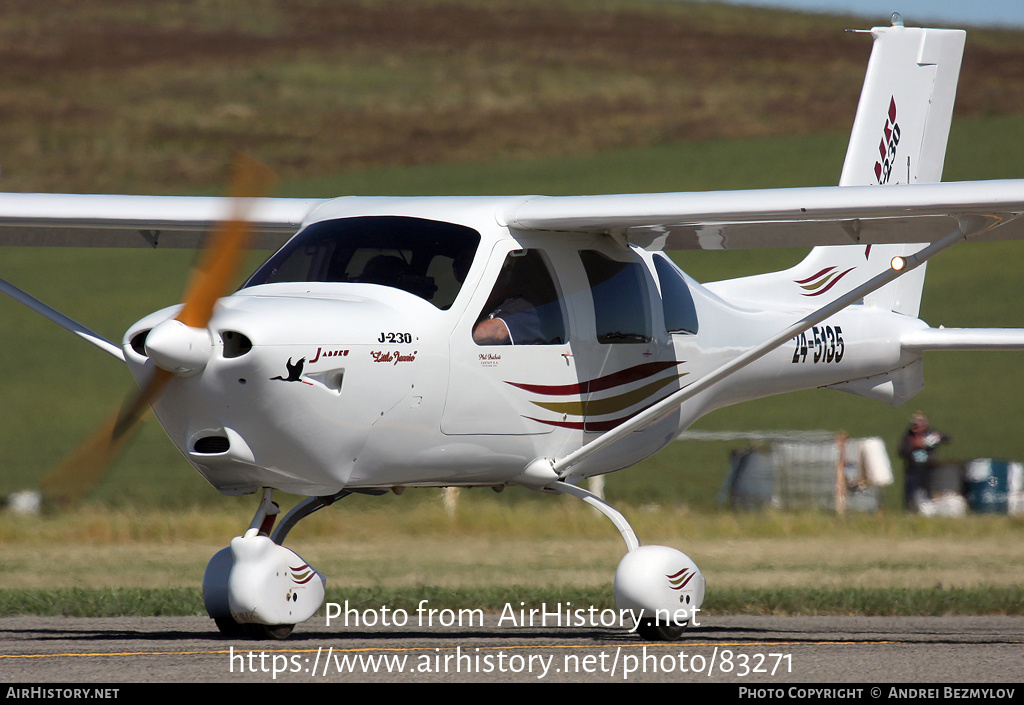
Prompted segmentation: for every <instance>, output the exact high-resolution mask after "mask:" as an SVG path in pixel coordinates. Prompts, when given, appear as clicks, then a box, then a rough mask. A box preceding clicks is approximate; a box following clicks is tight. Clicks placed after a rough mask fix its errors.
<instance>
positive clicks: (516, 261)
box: [0, 16, 1024, 640]
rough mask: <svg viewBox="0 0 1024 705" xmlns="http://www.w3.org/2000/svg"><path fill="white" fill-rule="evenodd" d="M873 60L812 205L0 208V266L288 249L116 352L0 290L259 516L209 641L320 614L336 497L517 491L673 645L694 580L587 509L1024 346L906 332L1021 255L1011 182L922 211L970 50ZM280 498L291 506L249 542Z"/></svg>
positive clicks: (55, 202)
mask: <svg viewBox="0 0 1024 705" xmlns="http://www.w3.org/2000/svg"><path fill="white" fill-rule="evenodd" d="M869 32H870V34H871V35H872V37H873V40H874V44H873V49H872V53H871V58H870V62H869V65H868V70H867V75H866V79H865V84H864V88H863V92H862V95H861V100H860V104H859V107H858V109H857V115H856V119H855V123H854V127H853V135H852V139H851V141H850V146H849V151H848V153H847V157H846V162H845V165H844V168H843V172H842V177H841V181H840V185H839V186H837V187H827V188H797V189H778V190H753V191H731V192H715V193H662V194H644V195H606V196H578V197H543V196H515V197H479V198H386V197H382V198H363V197H349V198H336V199H328V200H302V199H276V198H259V199H253V198H224V199H219V198H191V197H180V198H179V197H147V196H88V195H48V194H28V195H25V194H3V195H0V242H2V243H4V244H23V245H24V244H35V245H74V244H82V243H83V242H86V241H88V242H90V243H93V244H96V243H103V244H109V245H131V244H135V243H136V241H139V240H140V238H146V239H147V240H148V241H150V242H151V243H152V244H154V245H157V244H158V245H159V246H161V247H163V246H167V245H171V246H174V245H178V246H191V247H194V246H196V244H197V242H198V237H199V233H201V232H204V231H206V230H208V229H210V228H213V227H215V226H217V225H218V224H219V223H221V222H222V221H225V220H228V221H230V222H232V223H234V226H233V227H232V228H227V229H226V230H225V231H224V232H221V233H220V235H222V236H224V237H225V238H227V240H229V241H230V242H235V241H236V240H237V239H238V238H239V237H240V236H241V233H242V231H243V230H244V229H245V228H246V227H248V228H251V229H252V230H253V231H254V232H255V234H256V235H257V236H259V237H263V238H267V237H270V238H274V237H276V238H279V240H278V241H279V242H280V240H283V239H284V238H286V237H290V239H288V241H287V243H286V244H285V245H284V246H283V247H282V248H281V249H280V250H278V251H277V252H276V254H274V255H273V256H272V257H271V258H270V259H269V260H267V262H266V263H265V264H263V265H262V266H261V267H260V268H259V269H257V270H256V272H255V273H253V274H252V275H251V276H250V277H249V279H248V280H247V281H246V282H245V283H244V284H243V285H242V287H241V288H240V289H238V290H237V291H235V292H234V293H233V294H231V295H230V296H225V297H223V298H219V300H218V296H219V295H220V293H221V292H220V291H219V287H223V285H224V284H223V282H224V281H225V276H226V275H224V274H210V275H207V278H206V279H203V280H200V282H199V283H198V284H196V285H195V286H194V287H193V289H192V293H190V294H188V295H187V297H186V303H185V304H184V305H183V306H173V307H170V308H167V309H164V310H161V311H158V312H156V313H153V314H152V315H149V316H147V317H145V318H143V319H142V320H141V321H139V322H138V323H136V324H135V325H133V326H132V327H131V328H130V329H129V330H128V332H127V333H126V334H125V336H124V339H123V342H122V344H121V345H120V346H118V345H115V344H113V343H111V342H109V341H106V340H104V339H102V338H101V337H100V336H98V335H96V334H95V333H92V332H91V331H88V329H85V328H84V327H83V326H81V325H79V324H77V323H75V322H73V321H70V320H69V319H67V318H66V317H64V316H62V315H61V314H59V313H57V312H56V311H54V310H53V309H51V308H49V307H48V306H46V305H45V304H43V303H41V302H39V301H38V300H36V299H34V298H33V297H31V296H29V295H28V294H26V293H24V292H22V291H20V290H17V289H15V288H14V287H12V286H11V285H10V284H7V283H4V284H3V288H4V290H5V291H6V292H7V293H9V294H11V295H13V296H15V297H16V298H18V299H19V300H21V301H23V302H24V303H26V304H28V305H30V306H32V307H33V308H35V309H36V310H37V311H39V312H41V313H43V314H44V315H46V316H47V317H49V318H50V319H51V320H54V321H56V322H58V323H59V324H60V325H62V326H64V327H66V328H68V329H69V330H72V331H74V332H76V333H77V334H78V335H81V336H82V337H84V338H85V339H87V340H89V341H90V342H92V343H94V344H95V345H97V346H98V347H100V348H101V349H103V350H105V351H106V352H108V353H109V354H111V355H113V356H115V357H117V358H118V359H122V360H123V361H124V362H125V363H126V364H127V366H128V368H129V369H130V371H131V373H132V374H133V375H134V376H135V379H136V381H137V382H138V384H139V386H140V388H141V389H142V390H143V391H142V393H141V394H140V395H139V396H138V397H137V398H136V403H135V406H136V407H144V406H145V405H146V403H147V402H151V403H152V406H153V408H154V410H155V412H156V416H157V418H158V419H159V421H160V423H161V424H162V425H163V427H164V428H165V429H166V431H167V434H168V435H169V436H170V438H171V440H172V441H173V442H174V444H175V445H176V446H177V447H178V448H179V449H180V450H181V452H182V453H183V454H184V455H185V457H186V458H187V459H188V460H189V461H190V462H191V463H192V465H193V466H194V467H195V468H196V469H197V470H198V471H199V472H200V473H201V474H202V475H203V476H204V477H205V478H206V479H207V480H208V481H209V482H210V483H211V484H212V485H213V486H214V487H216V488H217V489H218V490H220V491H221V492H223V493H225V494H248V493H258V494H259V496H260V503H259V507H258V509H257V511H256V513H255V516H254V518H253V520H252V523H251V525H250V527H249V529H248V530H247V531H245V532H244V534H243V535H242V536H239V537H236V538H235V539H233V540H232V541H231V544H230V546H229V547H228V548H225V549H223V550H222V551H221V552H219V553H217V554H216V555H215V556H214V557H213V559H212V560H211V561H210V564H209V566H208V567H207V570H206V575H205V577H204V581H203V593H204V601H205V603H206V607H207V610H208V611H209V613H210V615H211V616H212V617H213V618H214V619H215V620H216V623H217V626H218V627H219V628H220V629H221V630H222V631H223V632H225V633H228V634H248V635H251V636H256V637H267V636H270V637H278V638H283V637H285V636H287V635H288V633H290V632H291V629H292V626H293V625H295V624H296V623H298V622H302V621H304V620H306V619H308V618H309V617H311V616H312V615H313V614H314V613H315V611H316V610H317V609H318V608H319V607H320V605H321V604H322V601H323V597H324V578H323V576H322V575H320V574H319V573H318V572H316V571H315V570H314V569H312V568H311V567H310V566H309V565H308V564H306V562H305V561H304V560H303V559H302V558H300V557H299V556H298V555H297V554H295V553H294V552H292V551H291V550H290V549H287V548H285V547H283V546H282V543H283V541H284V539H285V537H286V535H287V534H288V532H289V530H290V529H291V528H292V527H293V526H294V525H295V524H296V523H297V522H298V521H300V520H301V519H302V518H304V517H306V516H308V515H309V514H311V513H313V512H315V511H317V510H319V509H321V508H322V507H325V506H327V505H330V504H332V503H333V502H335V501H336V500H338V499H341V498H342V497H345V496H346V495H348V494H351V493H354V492H359V493H370V494H373V493H382V492H386V491H392V490H393V491H395V492H400V491H401V490H402V489H403V488H406V487H440V486H463V487H480V486H489V487H493V488H496V489H500V488H503V487H505V486H508V485H516V486H523V487H527V488H530V489H533V490H537V491H541V492H548V493H564V494H570V495H573V496H576V497H578V498H580V499H582V500H583V501H585V502H588V503H589V504H591V505H593V506H594V507H596V508H597V509H599V510H600V511H601V512H603V513H604V514H605V515H606V516H607V517H608V518H609V519H610V520H611V521H612V523H613V524H614V525H615V526H616V528H617V529H618V530H619V531H620V532H621V534H622V537H623V540H624V541H625V544H626V548H627V552H626V555H625V557H624V558H623V559H622V562H621V563H620V565H619V567H618V569H617V571H616V577H615V588H614V590H615V600H616V604H617V606H618V607H619V608H620V609H632V610H636V611H638V613H639V612H640V611H642V614H643V616H644V621H643V623H642V625H641V627H640V629H639V631H640V633H641V635H642V636H644V637H646V638H648V639H667V640H671V639H677V638H679V636H680V635H681V634H682V632H683V629H684V628H685V626H686V625H687V623H688V622H689V621H690V620H691V618H692V616H693V615H694V611H693V610H695V609H697V608H699V607H700V605H701V603H702V601H703V598H704V591H705V581H704V577H703V576H702V575H701V573H700V571H699V569H698V568H697V566H696V565H695V563H694V562H693V561H692V560H691V559H690V558H689V557H687V556H686V555H685V554H684V553H682V552H680V551H678V550H676V549H673V548H669V547H664V546H641V545H640V542H639V541H638V539H637V537H636V536H635V534H634V532H633V530H632V528H631V527H630V525H629V523H628V522H627V521H626V519H625V518H624V517H623V516H622V515H621V514H620V513H619V512H617V511H616V510H615V509H614V508H612V507H611V506H609V505H608V504H606V503H605V502H604V501H602V500H601V499H600V498H598V497H596V496H595V495H593V494H591V493H590V492H588V491H587V490H585V489H583V488H582V487H581V486H580V482H581V481H582V480H584V479H586V478H589V477H592V476H594V475H599V474H602V473H610V472H614V471H617V470H621V469H623V468H626V467H629V466H630V465H633V464H634V463H637V462H638V461H640V460H642V459H644V458H646V457H648V456H650V455H651V454H653V453H655V452H657V451H658V450H659V449H661V448H663V447H664V446H665V445H667V444H668V443H670V442H671V441H672V440H673V439H674V438H675V437H676V436H677V435H678V434H679V432H680V431H682V430H683V429H685V428H686V427H687V426H689V425H690V424H691V423H692V422H693V421H694V420H695V419H697V418H699V417H700V416H702V415H704V414H707V413H708V412H710V411H712V410H714V409H717V408H720V407H722V406H725V405H728V404H734V403H737V402H741V401H744V400H748V399H754V398H758V397H764V396H768V395H772V394H779V393H782V392H788V391H793V390H800V389H807V388H813V387H829V388H833V389H839V390H844V391H847V392H852V393H854V394H858V395H862V396H865V397H870V398H873V399H879V400H883V401H886V402H889V403H891V404H894V405H895V404H899V403H901V402H903V401H904V400H906V399H908V398H909V397H911V396H912V395H913V394H915V393H916V392H918V391H919V390H920V389H921V387H922V363H921V357H922V354H923V353H924V352H926V351H929V350H964V349H972V350H974V349H982V350H989V349H1020V348H1024V330H1017V329H1013V330H1010V329H945V328H939V329H936V328H931V327H929V326H928V325H927V324H926V323H924V322H923V321H921V320H920V319H919V318H918V309H919V304H920V299H921V289H922V285H923V281H924V266H923V265H924V263H925V262H926V260H928V259H929V258H930V257H932V256H933V255H934V254H936V253H938V252H939V251H941V250H943V249H945V248H947V247H949V246H950V245H953V244H955V243H957V242H961V241H964V240H982V239H1006V238H1020V237H1021V236H1022V235H1024V228H1022V224H1024V220H1022V219H1021V218H1020V215H1021V213H1022V212H1024V180H1014V181H990V182H970V183H938V182H939V180H940V177H941V172H942V164H943V159H944V155H945V147H946V139H947V135H948V131H949V125H950V121H951V115H952V108H953V99H954V94H955V90H956V83H957V77H958V74H959V68H960V59H961V55H962V52H963V47H964V42H965V33H964V32H963V31H959V30H935V29H920V28H910V27H904V26H903V25H902V21H901V20H900V19H899V18H898V16H894V18H893V24H892V26H889V27H877V28H874V29H872V30H870V31H869ZM236 208H244V213H241V214H238V213H236V214H234V215H231V214H232V213H233V209H236ZM242 222H244V223H245V224H247V225H244V226H243V225H241V224H240V223H242ZM905 243H918V244H905ZM798 245H799V246H809V247H813V249H812V250H811V251H810V254H809V255H808V256H807V257H806V259H804V260H803V261H802V262H800V263H799V264H797V265H796V266H795V267H792V268H791V269H788V270H785V271H779V272H774V273H769V274H763V275H758V276H753V277H745V278H741V279H735V280H730V281H722V282H716V283H714V284H708V285H702V284H699V283H698V282H696V281H694V280H693V279H691V278H690V277H688V276H687V275H686V274H685V273H683V272H682V271H680V270H679V269H678V268H677V267H676V266H675V265H674V264H673V263H672V261H671V260H670V259H669V258H668V257H667V256H665V255H664V254H663V252H662V251H663V250H671V249H687V248H701V249H735V248H745V247H791V246H798ZM234 251H235V250H234V245H230V244H229V245H226V246H224V247H223V248H220V247H216V248H215V249H213V250H212V252H213V253H214V254H213V255H212V257H213V259H214V260H216V261H220V260H221V259H231V257H232V256H233V255H232V253H233V252H234ZM130 423H131V421H122V422H121V424H120V425H119V426H118V427H117V428H116V429H115V431H114V434H115V435H120V434H121V432H122V430H123V429H124V428H125V427H127V426H128V425H129V424H130ZM275 489H276V490H281V491H284V492H290V493H295V494H298V495H302V496H305V497H306V498H307V499H305V500H303V501H301V502H300V503H298V504H297V505H296V506H295V508H293V509H292V510H291V511H290V512H289V513H287V515H285V516H284V517H283V518H281V519H280V521H278V522H277V526H276V528H273V525H274V523H275V518H276V514H277V508H276V506H275V505H274V503H273V501H272V497H273V491H274V490H275Z"/></svg>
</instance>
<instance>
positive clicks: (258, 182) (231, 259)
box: [177, 154, 276, 328]
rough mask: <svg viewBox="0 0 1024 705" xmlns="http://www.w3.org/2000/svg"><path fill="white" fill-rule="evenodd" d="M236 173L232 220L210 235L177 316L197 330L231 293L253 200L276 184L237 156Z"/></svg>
mask: <svg viewBox="0 0 1024 705" xmlns="http://www.w3.org/2000/svg"><path fill="white" fill-rule="evenodd" d="M232 172H233V173H232V178H231V188H230V191H229V195H230V196H231V198H232V213H231V217H230V219H229V220H227V221H225V222H224V223H223V224H222V225H221V226H220V227H219V228H217V229H216V230H214V231H213V232H212V233H211V234H210V238H209V241H208V243H207V246H206V249H205V250H204V251H203V254H202V257H201V259H200V262H199V266H198V268H197V269H196V271H195V272H194V273H193V275H192V281H191V283H190V284H189V286H188V289H187V290H186V293H185V305H184V306H183V307H182V309H181V311H180V312H179V313H178V315H177V319H178V320H179V321H181V322H182V323H184V324H185V325H187V326H191V327H193V328H205V327H206V324H207V323H208V322H209V321H210V317H211V316H212V315H213V307H214V304H216V303H217V299H219V298H220V297H221V296H224V294H225V293H227V289H228V287H229V286H230V285H231V283H232V279H233V277H234V276H235V273H236V272H237V270H238V264H239V262H240V261H241V259H242V252H243V251H244V250H245V249H246V245H247V243H248V240H249V236H250V235H251V233H252V228H251V227H250V225H249V223H248V221H247V216H248V214H249V213H251V212H252V208H253V206H254V205H255V204H254V202H253V200H252V199H255V198H258V197H261V196H266V195H267V194H268V193H269V192H270V189H271V188H272V186H273V184H274V182H275V181H276V176H275V175H274V173H273V172H272V171H271V170H270V169H268V168H267V167H265V166H264V165H263V164H260V163H259V162H257V161H256V160H254V159H252V158H250V157H247V156H245V155H241V154H240V155H238V156H237V158H236V160H235V164H234V167H233V169H232Z"/></svg>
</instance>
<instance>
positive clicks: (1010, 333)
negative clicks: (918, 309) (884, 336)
mask: <svg viewBox="0 0 1024 705" xmlns="http://www.w3.org/2000/svg"><path fill="white" fill-rule="evenodd" d="M900 345H902V346H903V349H904V350H910V351H913V352H928V351H932V350H1024V328H925V329H923V330H917V331H913V332H910V333H908V334H907V335H905V336H904V337H903V338H901V339H900Z"/></svg>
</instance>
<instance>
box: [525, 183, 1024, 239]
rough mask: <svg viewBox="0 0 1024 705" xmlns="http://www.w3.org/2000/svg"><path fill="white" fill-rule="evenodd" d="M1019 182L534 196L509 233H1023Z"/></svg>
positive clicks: (658, 236) (978, 236)
mask: <svg viewBox="0 0 1024 705" xmlns="http://www.w3.org/2000/svg"><path fill="white" fill-rule="evenodd" d="M1022 213H1024V179H1013V180H1001V181H970V182H950V183H936V184H909V185H904V186H894V187H884V188H882V187H878V186H828V187H817V188H789V189H760V190H749V191H715V192H697V193H661V194H639V195H613V196H561V197H537V198H533V199H530V200H528V201H526V202H525V203H523V204H521V205H518V206H517V207H516V208H515V209H514V210H511V211H510V212H508V213H506V222H507V223H508V224H509V225H510V226H511V227H514V228H521V229H524V230H543V231H560V232H579V233H608V234H621V235H625V236H626V237H628V238H629V240H630V241H631V242H634V243H635V244H638V245H640V246H642V247H647V248H653V249H665V250H685V249H703V250H734V249H747V248H756V247H815V246H819V245H864V244H880V243H904V242H921V243H924V242H934V241H936V240H939V239H941V238H943V237H945V236H946V235H949V234H950V233H951V232H953V231H956V230H958V229H959V230H962V232H963V234H964V235H965V236H966V237H967V238H969V239H972V240H1006V239H1019V238H1021V237H1024V219H1021V217H1020V216H1021V214H1022Z"/></svg>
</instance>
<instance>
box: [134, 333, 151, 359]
mask: <svg viewBox="0 0 1024 705" xmlns="http://www.w3.org/2000/svg"><path fill="white" fill-rule="evenodd" d="M148 336H149V330H144V331H142V332H141V333H136V334H135V335H133V336H132V339H131V341H130V344H131V346H132V350H134V351H135V352H137V353H138V354H139V355H142V356H143V357H147V355H146V338H147V337H148Z"/></svg>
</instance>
